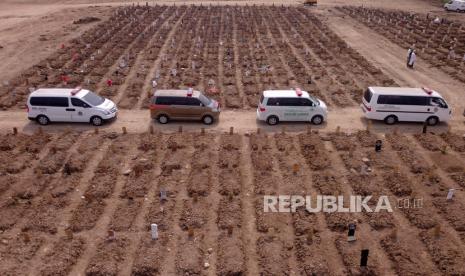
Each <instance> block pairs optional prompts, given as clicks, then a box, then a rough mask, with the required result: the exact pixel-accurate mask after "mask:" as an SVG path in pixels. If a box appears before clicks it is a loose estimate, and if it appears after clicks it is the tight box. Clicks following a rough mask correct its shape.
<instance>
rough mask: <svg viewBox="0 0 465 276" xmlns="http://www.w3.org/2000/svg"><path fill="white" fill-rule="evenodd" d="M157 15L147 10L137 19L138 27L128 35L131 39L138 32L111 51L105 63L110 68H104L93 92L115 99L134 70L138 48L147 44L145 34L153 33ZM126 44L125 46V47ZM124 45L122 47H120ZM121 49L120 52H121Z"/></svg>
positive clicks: (147, 40) (138, 52)
mask: <svg viewBox="0 0 465 276" xmlns="http://www.w3.org/2000/svg"><path fill="white" fill-rule="evenodd" d="M158 16H159V13H158V12H157V13H152V12H151V10H150V9H147V10H146V11H145V12H144V17H143V18H142V19H138V21H139V22H138V23H139V24H138V25H136V27H135V28H134V29H133V30H131V32H130V33H129V35H130V36H131V37H132V36H133V35H134V33H133V32H138V33H137V34H136V36H135V37H134V38H133V39H129V38H126V39H127V40H123V41H122V42H120V44H119V47H115V48H116V50H113V51H112V54H111V59H110V60H108V61H107V63H111V62H112V63H111V65H110V66H108V67H107V68H106V70H107V72H106V74H104V75H103V76H101V79H100V81H99V82H98V83H97V85H96V88H95V92H97V93H98V94H100V95H102V96H104V97H110V98H111V99H115V97H116V99H117V97H118V94H117V93H118V92H119V91H121V90H119V88H120V87H121V86H122V85H123V84H124V83H125V82H126V81H127V80H128V78H127V77H128V76H130V75H131V71H133V70H134V68H135V64H136V62H137V57H138V56H139V54H140V51H141V50H140V48H139V47H140V46H139V43H140V44H141V45H142V46H141V47H142V48H144V47H146V45H147V44H148V42H149V39H147V38H146V37H145V36H146V35H147V33H150V32H154V31H155V28H153V26H152V23H153V22H154V21H155V20H157V19H158V18H157V17H158ZM125 44H127V45H125ZM122 45H124V46H123V47H121V46H122ZM121 49H122V51H121ZM123 59H124V60H125V66H124V67H122V66H121V61H122V60H123ZM107 80H111V81H112V84H108V83H107Z"/></svg>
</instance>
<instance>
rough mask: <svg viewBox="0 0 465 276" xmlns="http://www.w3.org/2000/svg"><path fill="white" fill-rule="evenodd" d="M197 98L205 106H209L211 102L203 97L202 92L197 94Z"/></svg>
mask: <svg viewBox="0 0 465 276" xmlns="http://www.w3.org/2000/svg"><path fill="white" fill-rule="evenodd" d="M199 100H200V101H201V102H202V103H203V105H205V106H209V105H210V104H211V102H212V100H210V99H209V98H207V97H205V96H204V95H203V94H200V95H199Z"/></svg>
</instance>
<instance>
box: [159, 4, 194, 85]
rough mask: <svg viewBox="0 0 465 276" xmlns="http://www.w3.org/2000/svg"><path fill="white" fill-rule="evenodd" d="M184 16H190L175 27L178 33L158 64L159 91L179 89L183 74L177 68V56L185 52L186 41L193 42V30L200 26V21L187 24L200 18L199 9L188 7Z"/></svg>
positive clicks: (174, 34)
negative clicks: (191, 19) (193, 19)
mask: <svg viewBox="0 0 465 276" xmlns="http://www.w3.org/2000/svg"><path fill="white" fill-rule="evenodd" d="M186 14H189V15H190V16H189V17H188V19H187V20H186V22H184V18H183V19H181V22H180V23H179V24H180V25H181V26H180V27H179V26H177V29H178V31H179V32H177V31H176V32H173V36H172V37H171V41H170V43H171V45H170V48H169V49H168V51H167V54H166V55H163V56H162V62H161V63H160V67H161V73H160V78H159V82H158V86H157V88H158V87H159V88H160V89H179V88H180V87H179V86H180V85H182V83H181V78H182V75H183V74H184V72H181V68H178V66H179V56H181V53H182V52H183V51H184V50H185V48H184V43H186V41H193V39H194V37H193V36H195V35H194V34H193V30H195V29H198V28H199V26H200V21H197V22H196V23H195V24H189V23H190V21H189V19H190V18H197V17H199V16H200V14H201V13H200V9H198V8H196V7H195V6H188V7H187V9H186ZM191 47H194V46H193V45H189V49H190V48H191ZM173 69H175V70H176V74H175V75H173V72H172V70H173Z"/></svg>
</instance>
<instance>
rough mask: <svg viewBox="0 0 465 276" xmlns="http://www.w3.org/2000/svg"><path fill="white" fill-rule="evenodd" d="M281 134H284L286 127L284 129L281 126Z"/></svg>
mask: <svg viewBox="0 0 465 276" xmlns="http://www.w3.org/2000/svg"><path fill="white" fill-rule="evenodd" d="M281 134H286V127H285V126H283V127H282V128H281Z"/></svg>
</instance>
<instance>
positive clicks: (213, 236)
mask: <svg viewBox="0 0 465 276" xmlns="http://www.w3.org/2000/svg"><path fill="white" fill-rule="evenodd" d="M209 136H210V135H208V136H207V137H209ZM209 138H210V137H209ZM210 139H212V140H211V144H212V145H211V147H210V148H209V151H210V154H211V156H210V164H212V165H211V167H210V173H211V176H210V177H211V179H210V183H211V184H210V186H211V187H210V191H209V193H208V196H207V201H208V202H209V206H208V208H209V210H208V214H207V219H206V223H205V224H206V225H205V227H206V229H204V233H205V239H204V241H203V248H204V250H205V251H204V254H205V256H204V263H208V264H209V265H210V266H209V268H208V271H207V272H206V273H205V274H207V275H212V276H213V275H217V271H218V266H219V260H218V244H219V236H220V234H219V233H220V229H219V228H218V224H217V222H218V221H219V220H220V219H221V218H222V216H221V215H220V214H219V211H218V209H219V203H220V194H219V187H220V184H219V175H218V173H219V172H220V169H219V168H218V163H219V158H221V157H220V156H219V151H220V147H221V145H220V139H221V137H220V136H219V135H217V136H216V137H211V138H210ZM194 185H195V184H194ZM210 248H211V249H213V250H212V251H211V252H210V250H209V249H210Z"/></svg>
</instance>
